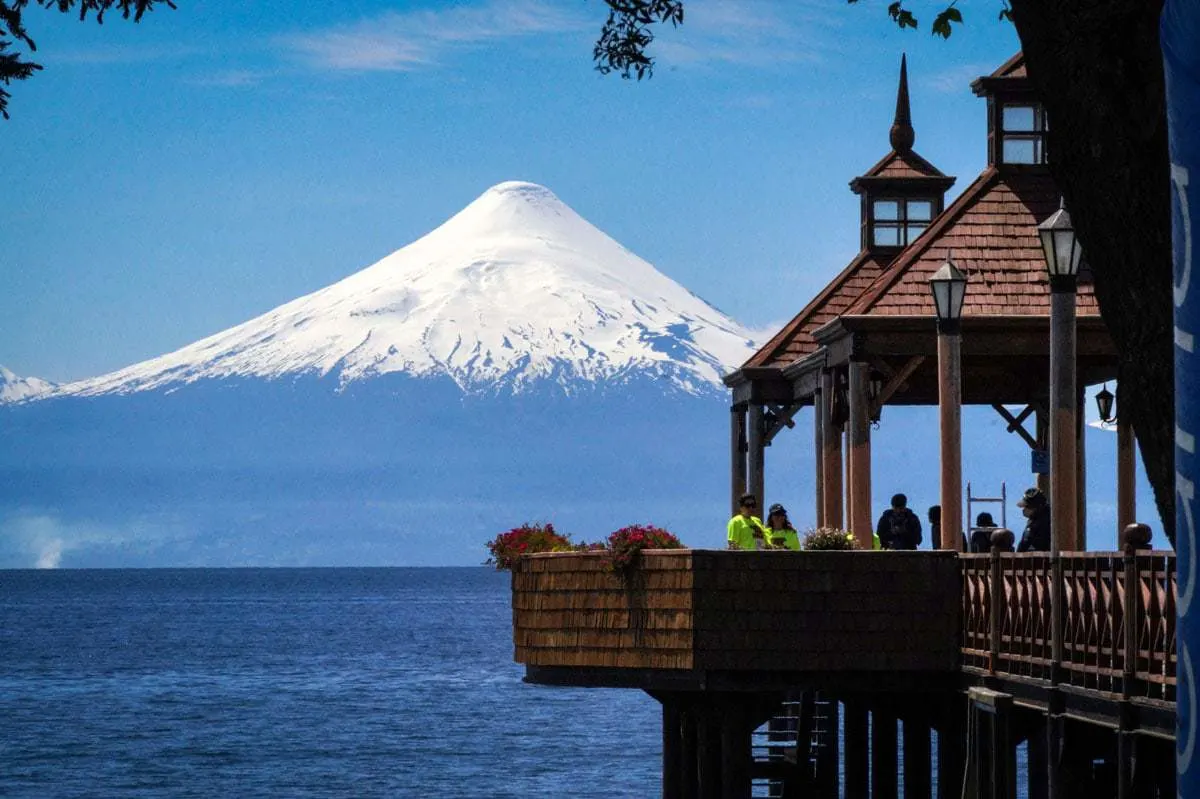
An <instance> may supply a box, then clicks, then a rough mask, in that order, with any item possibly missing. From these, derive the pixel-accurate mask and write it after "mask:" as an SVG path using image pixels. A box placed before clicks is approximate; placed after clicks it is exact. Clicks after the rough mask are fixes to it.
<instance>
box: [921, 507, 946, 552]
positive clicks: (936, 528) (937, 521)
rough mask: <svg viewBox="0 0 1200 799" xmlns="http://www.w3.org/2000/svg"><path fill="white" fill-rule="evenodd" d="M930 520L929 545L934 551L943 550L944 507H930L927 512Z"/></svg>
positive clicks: (926, 514)
mask: <svg viewBox="0 0 1200 799" xmlns="http://www.w3.org/2000/svg"><path fill="white" fill-rule="evenodd" d="M925 518H927V519H929V543H930V545H931V546H932V547H933V548H934V549H941V548H942V506H941V505H930V506H929V510H928V511H926V512H925Z"/></svg>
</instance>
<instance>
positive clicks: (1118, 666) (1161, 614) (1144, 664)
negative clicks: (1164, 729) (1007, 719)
mask: <svg viewBox="0 0 1200 799" xmlns="http://www.w3.org/2000/svg"><path fill="white" fill-rule="evenodd" d="M960 563H961V566H962V577H963V608H962V615H963V638H962V655H963V665H964V666H967V667H973V668H977V669H984V670H987V671H989V672H990V673H993V674H997V675H1013V676H1020V677H1031V678H1035V679H1042V680H1050V681H1053V682H1057V683H1061V684H1066V685H1073V686H1077V687H1080V688H1087V689H1091V690H1096V691H1101V692H1105V693H1111V694H1120V695H1122V696H1124V697H1129V698H1136V697H1143V698H1150V699H1156V700H1162V701H1168V702H1174V701H1175V668H1176V662H1175V595H1176V582H1175V554H1174V553H1172V552H1147V551H1139V552H1136V553H1130V554H1122V553H1115V552H1083V553H1076V552H1072V553H1063V554H1062V555H1060V556H1059V557H1058V558H1057V560H1056V559H1054V558H1052V557H1051V556H1050V555H1047V554H1045V553H1036V554H1034V553H1022V554H1012V553H992V554H990V555H962V556H960ZM1056 599H1057V600H1058V602H1059V603H1060V606H1061V608H1062V610H1061V615H1060V616H1059V618H1055V613H1054V607H1055V602H1056ZM1056 624H1057V625H1058V633H1059V637H1060V640H1061V646H1060V647H1059V648H1058V651H1059V654H1058V655H1057V657H1056V647H1055V645H1054V639H1055V632H1056V630H1055V627H1056Z"/></svg>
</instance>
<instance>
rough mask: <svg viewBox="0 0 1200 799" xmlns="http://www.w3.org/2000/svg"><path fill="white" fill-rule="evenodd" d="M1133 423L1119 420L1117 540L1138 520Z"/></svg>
mask: <svg viewBox="0 0 1200 799" xmlns="http://www.w3.org/2000/svg"><path fill="white" fill-rule="evenodd" d="M1133 443H1134V437H1133V425H1132V424H1130V423H1129V422H1128V421H1127V420H1125V419H1119V420H1118V421H1117V540H1118V541H1119V540H1120V535H1121V532H1122V531H1124V529H1125V528H1126V527H1127V526H1129V525H1131V524H1133V523H1134V522H1136V521H1137V518H1136V516H1137V482H1136V480H1135V478H1136V472H1137V470H1136V462H1135V460H1134V451H1133Z"/></svg>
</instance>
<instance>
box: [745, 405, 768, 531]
mask: <svg viewBox="0 0 1200 799" xmlns="http://www.w3.org/2000/svg"><path fill="white" fill-rule="evenodd" d="M766 432H767V431H766V430H765V429H764V426H763V406H762V403H759V402H751V403H750V412H749V414H748V416H747V419H746V441H747V448H748V450H749V451H748V452H747V453H746V456H747V458H746V460H747V463H746V481H747V483H748V484H749V485H747V487H746V493H749V494H753V495H754V496H755V498H756V499H758V507H759V509H760V512H761V509H762V508H764V507H766V505H765V501H764V497H763V471H764V469H765V466H766V446H767V442H766V435H765V434H766Z"/></svg>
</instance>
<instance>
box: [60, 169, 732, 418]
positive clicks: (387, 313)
mask: <svg viewBox="0 0 1200 799" xmlns="http://www.w3.org/2000/svg"><path fill="white" fill-rule="evenodd" d="M752 338H753V334H752V333H751V332H750V331H748V330H747V329H746V328H744V327H742V326H741V325H739V324H738V323H737V322H735V321H733V320H732V319H730V318H729V317H727V316H725V315H724V314H722V313H721V312H720V311H718V310H716V309H715V308H713V307H712V306H710V305H708V304H707V303H706V302H704V301H703V300H701V299H700V298H699V297H696V296H695V295H694V294H692V293H691V292H689V291H687V290H686V289H684V288H683V287H681V286H680V285H678V284H677V283H675V282H674V281H672V280H671V279H669V278H667V277H666V276H665V275H663V274H662V273H660V272H658V271H657V270H656V269H655V268H654V267H653V266H651V265H650V264H649V263H647V262H646V261H644V260H642V259H641V258H639V257H637V256H636V255H634V254H633V253H631V252H629V251H628V250H626V249H625V248H624V247H622V246H621V245H620V244H618V243H617V242H616V241H614V240H613V239H611V238H609V237H608V236H607V235H605V234H604V233H603V232H601V231H600V230H598V229H597V228H595V227H594V226H592V225H591V224H590V223H588V222H587V221H586V220H584V219H583V218H582V217H580V216H579V215H578V214H576V213H575V212H574V211H573V210H571V209H570V208H569V207H567V205H566V204H564V203H563V202H562V201H561V200H559V199H558V197H556V196H555V195H554V194H553V193H552V192H551V191H550V190H548V189H546V188H543V187H542V186H538V185H535V184H532V183H523V182H515V181H514V182H507V183H501V184H499V185H496V186H493V187H492V188H490V189H488V190H487V191H486V192H484V193H483V194H482V195H481V196H480V197H479V198H478V199H476V200H475V201H474V202H472V203H471V204H470V205H468V206H467V207H466V208H464V209H463V210H462V211H460V212H459V213H458V214H456V215H455V216H453V217H452V218H451V219H449V220H448V221H447V222H445V223H444V224H442V225H441V226H440V227H438V228H437V229H436V230H434V231H433V232H431V233H429V234H428V235H426V236H424V237H423V238H421V239H419V240H417V241H415V242H413V243H412V244H409V245H408V246H407V247H404V248H403V249H400V250H397V251H396V252H394V253H392V254H391V255H389V256H387V257H386V258H384V259H383V260H381V261H379V262H378V263H375V264H373V265H372V266H369V267H367V268H366V269H363V270H362V271H360V272H357V273H355V274H353V275H351V276H350V277H347V278H345V279H344V280H341V281H339V282H337V283H335V284H333V285H331V286H328V287H327V288H324V289H321V290H320V291H316V292H314V293H312V294H309V295H307V296H304V297H300V298H299V299H296V300H293V301H292V302H289V303H287V304H285V305H281V306H280V307H278V308H276V309H274V310H272V311H269V312H268V313H265V314H263V315H262V316H259V317H257V318H255V319H252V320H250V321H248V322H245V323H244V324H241V325H238V326H236V327H233V328H230V329H229V330H226V331H224V332H221V333H217V334H216V335H213V336H209V337H208V338H205V339H202V340H200V341H197V342H196V343H194V344H191V345H188V346H186V347H184V348H182V349H180V350H177V351H175V352H172V353H169V354H167V355H163V356H161V357H158V358H154V359H151V360H148V361H144V362H142V363H138V364H135V365H133V366H130V367H127V368H125V369H121V370H119V371H116V372H112V373H110V374H107V375H103V376H100V377H97V378H93V379H89V380H84V381H80V382H77V383H72V384H69V385H67V386H64V387H62V388H60V389H59V390H58V391H57V392H55V393H56V394H59V395H63V394H76V395H96V394H105V393H128V392H133V391H145V390H150V389H170V388H172V387H176V386H178V385H180V384H185V383H190V382H194V381H197V380H201V379H207V378H234V377H236V378H267V379H278V378H284V377H289V376H298V375H305V374H311V375H320V376H324V375H330V374H332V375H334V376H335V377H336V378H337V380H338V383H339V385H341V386H345V385H346V384H347V383H350V382H354V381H358V380H365V379H368V378H371V377H373V376H376V375H383V374H388V373H394V372H402V373H406V374H410V375H413V376H418V377H430V376H437V375H448V376H449V377H450V378H452V379H453V380H454V381H455V382H456V383H457V384H458V386H459V387H460V388H462V389H463V390H464V391H465V392H471V393H474V392H488V391H496V390H505V391H511V392H518V393H519V392H521V391H522V390H523V389H525V388H528V387H529V386H531V385H533V384H536V383H540V382H542V381H546V380H549V381H551V382H552V383H555V384H557V385H558V386H560V387H561V388H562V389H563V390H564V391H566V392H567V393H573V390H574V389H576V388H578V387H579V386H578V384H579V383H580V381H582V382H584V383H591V384H598V383H609V382H617V383H619V382H622V381H623V380H626V379H630V378H632V377H636V376H640V375H643V374H645V375H650V376H653V377H656V378H659V379H663V380H666V381H669V383H670V386H671V387H673V388H676V389H679V390H683V391H686V392H689V393H710V392H713V391H717V390H720V389H721V385H720V378H721V376H722V375H723V374H724V373H725V372H727V371H729V370H730V369H732V368H735V367H736V366H737V365H739V364H741V363H742V362H743V361H744V360H745V359H746V358H747V357H749V356H750V355H751V354H752V353H753V351H754V348H755V342H754V341H752Z"/></svg>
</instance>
